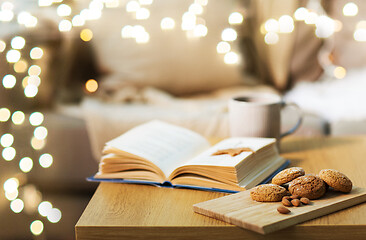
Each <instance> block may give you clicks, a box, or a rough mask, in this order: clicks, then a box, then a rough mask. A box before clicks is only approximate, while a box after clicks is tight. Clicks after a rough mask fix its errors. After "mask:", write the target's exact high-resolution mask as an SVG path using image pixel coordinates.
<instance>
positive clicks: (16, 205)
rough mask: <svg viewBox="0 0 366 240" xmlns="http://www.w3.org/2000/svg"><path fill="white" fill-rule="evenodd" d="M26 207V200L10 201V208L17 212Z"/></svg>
mask: <svg viewBox="0 0 366 240" xmlns="http://www.w3.org/2000/svg"><path fill="white" fill-rule="evenodd" d="M23 208H24V202H23V201H22V200H21V199H19V198H18V199H15V200H13V201H11V203H10V209H11V210H12V211H13V212H15V213H20V212H21V211H22V210H23Z"/></svg>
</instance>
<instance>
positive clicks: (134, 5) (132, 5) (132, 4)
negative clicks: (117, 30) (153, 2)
mask: <svg viewBox="0 0 366 240" xmlns="http://www.w3.org/2000/svg"><path fill="white" fill-rule="evenodd" d="M139 8H140V4H139V3H138V2H137V1H129V2H128V3H127V4H126V11H127V12H136V11H137V10H138V9H139Z"/></svg>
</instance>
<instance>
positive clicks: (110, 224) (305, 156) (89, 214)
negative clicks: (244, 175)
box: [75, 136, 366, 240]
mask: <svg viewBox="0 0 366 240" xmlns="http://www.w3.org/2000/svg"><path fill="white" fill-rule="evenodd" d="M281 155H282V156H283V157H285V158H287V159H290V160H291V166H301V167H303V168H304V169H305V171H306V172H307V173H318V172H319V170H321V169H324V168H333V169H337V170H340V171H341V172H344V173H345V174H346V175H347V176H349V177H350V178H351V180H353V183H354V185H355V186H358V187H366V136H364V137H345V138H295V137H290V138H287V139H284V140H283V142H282V146H281ZM225 195H227V194H224V193H216V192H205V191H196V190H186V189H168V188H157V187H153V186H143V185H129V184H118V183H101V184H100V185H99V187H98V189H97V190H96V192H95V194H94V196H93V197H92V199H91V200H90V202H89V204H88V206H87V207H86V209H85V211H84V213H83V214H82V216H81V218H80V219H79V221H78V223H77V224H76V227H75V232H76V237H77V239H78V240H84V239H98V240H99V239H134V240H136V239H189V240H193V239H210V240H211V239H281V240H282V239H285V238H286V239H296V240H298V239H332V240H337V239H366V203H363V204H360V205H357V206H355V207H352V208H348V209H345V210H342V211H339V212H336V213H332V214H330V215H327V216H324V217H321V218H317V219H314V220H311V221H308V222H305V223H303V224H299V225H296V226H293V227H289V228H287V229H284V230H280V231H277V232H274V233H271V234H268V235H260V234H258V233H254V232H251V231H249V230H245V229H241V228H239V227H236V226H233V225H229V224H226V223H225V222H221V221H218V220H215V219H212V218H209V217H205V216H202V215H199V214H196V213H194V212H193V210H192V205H193V204H195V203H199V202H203V201H207V200H209V199H213V198H218V197H221V196H225Z"/></svg>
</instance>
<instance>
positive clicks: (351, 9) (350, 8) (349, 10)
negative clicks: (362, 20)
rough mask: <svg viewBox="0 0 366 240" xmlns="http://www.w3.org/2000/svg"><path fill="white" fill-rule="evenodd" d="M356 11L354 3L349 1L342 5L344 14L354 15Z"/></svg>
mask: <svg viewBox="0 0 366 240" xmlns="http://www.w3.org/2000/svg"><path fill="white" fill-rule="evenodd" d="M357 13H358V7H357V5H356V4H355V3H353V2H349V3H347V4H345V5H344V7H343V15H344V16H356V15H357Z"/></svg>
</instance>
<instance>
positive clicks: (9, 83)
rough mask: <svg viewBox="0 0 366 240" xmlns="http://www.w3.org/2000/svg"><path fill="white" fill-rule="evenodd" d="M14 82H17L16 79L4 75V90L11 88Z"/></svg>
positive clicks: (9, 75)
mask: <svg viewBox="0 0 366 240" xmlns="http://www.w3.org/2000/svg"><path fill="white" fill-rule="evenodd" d="M16 82H17V79H16V78H15V77H14V76H13V75H11V74H8V75H5V76H4V77H3V86H4V88H13V87H14V86H15V84H16Z"/></svg>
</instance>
